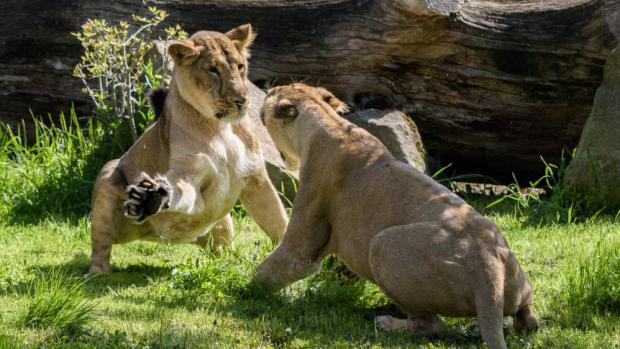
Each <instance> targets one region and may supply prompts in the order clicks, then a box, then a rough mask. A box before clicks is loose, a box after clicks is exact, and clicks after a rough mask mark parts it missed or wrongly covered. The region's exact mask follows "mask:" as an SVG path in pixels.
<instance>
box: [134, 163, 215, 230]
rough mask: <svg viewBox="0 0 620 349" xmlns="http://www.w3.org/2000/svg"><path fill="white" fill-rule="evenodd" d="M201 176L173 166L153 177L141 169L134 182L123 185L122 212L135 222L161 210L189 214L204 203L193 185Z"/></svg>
mask: <svg viewBox="0 0 620 349" xmlns="http://www.w3.org/2000/svg"><path fill="white" fill-rule="evenodd" d="M201 178H202V177H201V176H197V175H192V174H187V173H185V172H182V171H178V170H175V169H174V168H173V169H170V170H169V171H168V172H166V174H165V175H157V176H155V178H151V177H150V176H149V175H148V174H146V173H142V174H141V175H140V177H139V178H138V180H137V181H136V183H135V184H132V185H129V186H128V187H127V200H126V201H125V202H124V204H123V212H124V213H125V216H126V217H127V218H129V219H133V220H135V222H136V223H142V222H144V220H145V219H147V218H148V217H150V216H152V215H154V214H156V213H159V212H161V211H163V210H167V211H174V212H180V213H185V214H190V215H191V214H196V213H198V212H201V211H202V210H203V209H204V207H205V205H204V201H203V199H202V196H201V195H200V191H199V190H198V189H197V183H199V182H200V179H201Z"/></svg>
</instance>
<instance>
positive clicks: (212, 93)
mask: <svg viewBox="0 0 620 349" xmlns="http://www.w3.org/2000/svg"><path fill="white" fill-rule="evenodd" d="M252 40H254V34H253V33H252V26H251V25H250V24H244V25H241V26H239V27H237V28H234V29H232V30H230V31H228V32H226V33H225V34H222V33H218V32H211V31H199V32H197V33H195V34H194V35H192V36H191V37H190V38H189V39H186V40H177V41H174V42H172V43H170V45H169V46H168V54H169V55H170V57H172V59H173V61H174V71H173V82H174V84H176V87H177V88H178V91H179V93H180V94H181V97H182V98H183V99H184V100H185V101H187V102H188V103H189V104H190V105H192V106H193V107H194V108H195V109H196V110H198V111H199V112H200V113H201V114H202V115H204V116H206V117H214V118H218V119H221V120H225V121H235V120H238V119H240V118H241V117H242V116H243V115H245V113H246V109H247V105H248V99H249V95H248V89H247V86H246V79H247V76H248V57H249V52H248V46H249V45H250V44H251V43H252Z"/></svg>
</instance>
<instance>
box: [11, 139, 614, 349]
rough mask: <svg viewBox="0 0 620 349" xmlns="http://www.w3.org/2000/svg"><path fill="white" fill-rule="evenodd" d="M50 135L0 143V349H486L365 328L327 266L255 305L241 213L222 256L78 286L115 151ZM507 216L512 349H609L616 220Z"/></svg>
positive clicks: (125, 249)
mask: <svg viewBox="0 0 620 349" xmlns="http://www.w3.org/2000/svg"><path fill="white" fill-rule="evenodd" d="M54 132H56V134H53V135H52V136H50V137H47V138H46V137H42V138H41V139H40V141H39V142H38V143H37V144H38V146H37V147H35V149H29V150H27V151H26V150H25V149H23V146H22V145H19V144H17V143H15V142H14V141H15V137H14V135H13V136H10V135H6V134H5V135H2V134H0V143H1V144H0V145H2V147H1V149H2V150H1V151H0V182H1V183H3V184H4V185H5V190H4V191H3V192H2V196H1V198H2V202H0V304H1V307H0V348H3V347H6V348H15V347H84V348H92V347H97V348H145V347H148V348H173V347H176V348H184V347H188V348H194V347H205V348H352V347H355V348H357V347H360V348H400V347H417V348H479V347H483V346H484V345H483V343H482V341H481V339H480V336H479V331H478V327H477V324H476V321H475V320H473V319H446V321H447V323H448V324H449V325H450V328H451V331H452V332H451V333H450V335H448V336H447V337H445V338H441V339H435V340H428V339H414V338H411V337H410V336H408V335H406V334H402V333H400V334H399V333H384V332H381V331H379V330H378V329H377V328H375V326H374V325H373V318H374V316H376V315H381V314H386V313H391V314H398V311H397V310H395V309H394V308H393V307H392V306H390V304H389V302H388V301H387V299H386V298H385V297H384V296H383V295H382V294H381V293H380V292H379V291H378V289H377V288H376V287H375V286H373V285H371V284H369V283H367V282H364V281H354V282H351V283H347V284H342V283H340V282H339V281H338V280H335V277H334V273H333V272H332V271H331V270H332V269H333V263H332V262H333V261H330V263H327V265H326V267H325V268H324V270H323V271H322V272H321V273H319V274H317V275H315V276H313V277H311V278H309V279H307V280H304V281H301V282H299V283H296V284H294V285H292V286H291V287H289V288H287V289H285V290H284V291H282V292H280V293H278V294H276V295H273V296H268V297H258V296H257V295H256V294H255V293H253V292H252V290H251V288H249V287H248V285H249V280H250V278H251V273H252V270H253V268H254V267H255V266H256V265H257V264H258V263H259V262H260V261H261V260H262V259H263V258H264V257H265V255H266V254H267V253H268V252H269V251H270V250H271V249H272V246H271V243H270V242H269V241H268V240H267V239H266V237H265V236H264V234H262V232H260V229H259V228H258V227H257V226H256V224H255V223H254V222H253V221H252V220H251V219H249V218H247V217H245V216H243V215H242V214H238V215H237V217H236V219H235V224H236V229H237V236H236V240H235V247H234V248H233V249H231V250H228V251H225V252H224V253H223V254H221V255H219V256H213V255H211V254H209V253H208V252H205V251H202V250H200V249H199V248H198V247H195V246H189V245H187V246H165V245H159V244H154V243H143V242H135V243H130V244H127V245H121V246H115V247H114V250H113V258H112V264H113V268H114V273H113V274H111V275H99V276H95V277H91V278H88V279H85V280H82V279H80V277H81V275H83V274H84V273H85V272H86V271H87V268H88V263H89V251H90V239H89V224H90V223H89V219H88V198H89V193H90V187H91V186H92V178H93V176H94V173H95V172H96V170H97V169H98V168H99V167H100V166H101V164H102V163H103V161H104V159H107V158H110V157H111V156H112V152H114V150H105V151H103V150H102V149H101V147H99V146H97V144H104V143H105V142H100V141H101V139H103V138H101V137H104V135H102V134H100V133H97V132H93V134H91V135H90V136H89V137H92V138H93V139H95V140H96V141H95V142H92V141H89V140H87V139H86V140H85V139H84V138H83V137H74V135H75V131H70V130H65V131H62V130H61V131H54ZM44 133H45V132H42V134H44ZM67 135H73V136H71V137H68V136H67ZM473 203H474V204H475V205H476V206H477V207H479V208H483V207H484V203H481V202H480V201H477V200H476V201H474V202H473ZM510 205H511V204H510V202H505V203H504V204H501V205H498V206H495V207H493V208H492V210H485V213H486V214H487V215H488V216H489V217H490V218H492V219H493V220H494V221H495V222H497V224H498V225H499V226H500V227H501V228H502V230H503V232H504V234H505V235H506V237H507V239H508V240H509V242H510V244H511V246H512V248H513V250H514V252H515V254H516V255H517V257H518V258H519V260H520V262H521V265H522V267H523V268H524V269H525V270H526V271H527V272H528V274H529V277H530V280H531V281H532V284H533V286H534V290H535V308H536V310H537V312H538V313H539V315H540V316H541V319H542V321H541V329H540V331H539V332H537V333H536V334H533V335H515V334H512V333H510V334H509V335H508V338H507V340H508V343H509V346H510V347H511V348H620V219H618V217H599V218H596V219H590V220H587V219H582V220H581V222H580V223H571V224H560V223H555V224H532V222H533V221H535V220H532V219H528V216H527V212H526V213H525V214H523V213H522V214H520V215H516V214H514V213H513V211H511V210H510V209H507V207H510ZM529 218H531V217H529ZM569 221H571V222H572V221H573V220H572V219H569ZM506 324H507V327H508V324H509V320H508V319H507V321H506Z"/></svg>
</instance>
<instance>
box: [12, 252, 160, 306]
mask: <svg viewBox="0 0 620 349" xmlns="http://www.w3.org/2000/svg"><path fill="white" fill-rule="evenodd" d="M89 266H90V257H89V256H88V255H86V254H83V253H80V254H77V255H75V256H74V257H73V258H72V259H71V260H70V261H68V262H66V263H64V264H60V265H58V264H53V265H52V264H44V265H38V266H36V267H31V268H30V269H29V272H31V273H33V274H34V273H40V274H43V275H47V274H50V273H51V272H53V271H55V272H60V273H61V274H62V275H67V276H74V277H85V274H86V273H87V272H88V268H89ZM170 271H171V268H170V267H165V266H154V265H150V264H146V263H140V264H133V265H128V266H125V267H120V268H114V270H113V272H112V273H110V274H95V275H90V276H88V282H86V283H85V284H84V287H85V290H86V292H87V293H88V294H90V295H92V296H95V297H99V296H102V295H105V294H107V293H109V292H111V291H112V292H116V291H119V290H122V289H125V288H130V287H142V286H147V285H150V284H152V283H153V282H157V281H158V280H160V279H162V278H165V277H167V276H168V275H170ZM29 286H30V283H29V282H23V283H19V284H17V285H14V286H13V290H14V291H15V292H16V293H17V294H20V295H23V294H27V293H28V287H29Z"/></svg>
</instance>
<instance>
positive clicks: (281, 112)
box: [275, 103, 298, 119]
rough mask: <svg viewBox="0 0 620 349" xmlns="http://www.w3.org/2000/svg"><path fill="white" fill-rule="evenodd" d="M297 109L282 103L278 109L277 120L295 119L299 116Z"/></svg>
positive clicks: (276, 111)
mask: <svg viewBox="0 0 620 349" xmlns="http://www.w3.org/2000/svg"><path fill="white" fill-rule="evenodd" d="M297 114H298V113H297V108H295V107H294V106H293V105H292V104H288V103H282V104H280V105H278V106H277V107H276V110H275V116H276V118H280V119H285V118H294V117H296V116H297Z"/></svg>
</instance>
